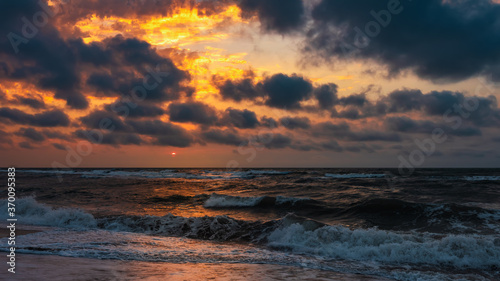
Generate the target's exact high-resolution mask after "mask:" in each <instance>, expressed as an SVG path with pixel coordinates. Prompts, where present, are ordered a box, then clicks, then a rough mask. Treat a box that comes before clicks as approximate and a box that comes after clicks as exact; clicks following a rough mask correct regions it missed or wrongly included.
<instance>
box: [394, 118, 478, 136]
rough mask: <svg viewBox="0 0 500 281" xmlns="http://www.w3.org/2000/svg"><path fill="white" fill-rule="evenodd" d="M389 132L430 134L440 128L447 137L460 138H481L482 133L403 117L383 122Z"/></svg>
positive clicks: (472, 128) (476, 129)
mask: <svg viewBox="0 0 500 281" xmlns="http://www.w3.org/2000/svg"><path fill="white" fill-rule="evenodd" d="M384 123H385V125H386V127H387V128H388V129H389V130H392V131H396V132H403V133H410V134H411V133H422V134H432V132H433V130H434V129H436V128H440V129H442V130H444V131H445V132H446V133H447V134H449V135H454V136H460V137H471V136H481V135H482V132H481V130H480V129H479V128H476V127H459V128H456V129H453V128H451V127H450V125H449V124H446V123H443V122H442V123H435V122H432V121H427V120H413V119H410V118H408V117H405V116H401V117H389V118H386V119H385V121H384Z"/></svg>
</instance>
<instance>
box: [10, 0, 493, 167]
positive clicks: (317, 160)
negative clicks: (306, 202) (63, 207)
mask: <svg viewBox="0 0 500 281" xmlns="http://www.w3.org/2000/svg"><path fill="white" fill-rule="evenodd" d="M499 82H500V4H498V3H497V1H492V0H474V1H472V0H446V1H445V0H421V1H411V0H400V1H398V0H387V1H385V0H384V1H370V0H351V1H340V0H220V1H214V0H198V1H195V0H165V1H161V0H106V1H105V0H40V1H35V0H22V1H21V0H20V1H1V2H0V153H1V155H2V157H1V158H0V165H1V166H16V167H55V168H76V167H223V168H224V167H229V168H238V167H399V168H405V169H413V168H419V167H498V166H499V163H500V150H499V148H500V135H499V134H498V132H499V124H500V109H499V108H498V103H497V99H498V98H499V97H500V95H499V89H500V88H499V86H500V84H499Z"/></svg>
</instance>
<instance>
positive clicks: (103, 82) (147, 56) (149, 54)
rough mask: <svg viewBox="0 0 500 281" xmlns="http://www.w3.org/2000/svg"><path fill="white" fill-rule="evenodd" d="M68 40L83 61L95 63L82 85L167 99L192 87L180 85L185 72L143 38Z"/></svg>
mask: <svg viewBox="0 0 500 281" xmlns="http://www.w3.org/2000/svg"><path fill="white" fill-rule="evenodd" d="M72 44H73V45H75V46H76V49H78V50H79V52H78V55H79V56H80V60H81V61H82V62H83V63H87V64H91V65H93V66H95V67H99V68H98V69H99V70H98V71H94V72H92V73H90V75H89V77H88V79H87V81H86V85H88V86H90V87H92V88H93V89H95V90H97V91H98V92H99V93H101V94H102V95H104V96H127V97H130V96H139V97H140V100H152V101H158V100H159V101H171V100H176V99H178V98H179V97H180V96H181V94H182V93H184V94H185V95H189V93H190V92H191V91H192V89H191V88H189V87H184V86H182V85H181V83H182V82H183V81H188V80H189V79H190V75H189V73H188V72H186V71H182V70H180V69H178V68H177V67H176V66H175V65H174V63H173V62H172V60H170V59H167V58H164V57H161V56H160V55H159V54H158V53H157V52H156V50H155V49H153V47H152V46H151V45H150V44H149V43H147V42H145V41H141V40H138V39H136V38H124V37H122V36H121V35H118V36H115V37H113V38H107V39H105V40H103V42H94V43H91V44H85V43H83V42H82V41H81V40H74V41H72ZM101 57H105V58H106V59H102V58H101ZM136 72H139V73H140V74H137V73H136ZM136 99H137V98H136Z"/></svg>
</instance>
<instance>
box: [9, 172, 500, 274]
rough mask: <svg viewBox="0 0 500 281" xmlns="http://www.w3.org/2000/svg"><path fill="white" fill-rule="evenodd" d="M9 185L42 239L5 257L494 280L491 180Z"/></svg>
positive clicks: (21, 180)
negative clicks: (240, 266)
mask: <svg viewBox="0 0 500 281" xmlns="http://www.w3.org/2000/svg"><path fill="white" fill-rule="evenodd" d="M0 174H1V180H2V181H3V182H7V169H2V170H0ZM16 188H17V189H16V201H15V204H16V218H17V219H18V221H17V224H18V225H19V226H25V227H35V228H36V227H38V229H39V230H41V231H40V232H37V233H31V234H27V235H23V236H19V237H18V240H17V243H16V247H17V249H16V251H17V253H20V254H30V255H40V258H41V259H42V258H43V257H44V256H47V255H51V256H60V257H65V258H71V257H77V258H86V259H93V260H96V261H103V262H104V261H110V260H119V261H129V262H131V263H132V264H133V263H134V262H147V263H155V264H157V265H158V266H161V265H175V264H182V265H189V266H191V268H193V270H201V269H199V268H198V269H196V268H197V267H196V265H207V264H212V265H225V264H227V265H242V266H245V265H248V266H250V265H262V266H264V265H279V266H280V268H282V270H284V271H287V270H289V271H291V272H292V271H293V272H297V271H299V272H300V271H301V270H303V271H304V272H309V273H310V272H315V271H317V272H322V274H323V275H322V276H327V277H326V278H327V279H328V276H329V275H328V273H331V276H332V279H331V280H340V279H336V277H334V276H337V277H338V276H342V274H345V275H343V276H350V279H349V278H347V279H342V280H356V279H361V278H357V277H356V276H358V277H360V276H364V277H367V276H368V277H371V278H373V279H370V280H500V169H417V170H415V171H414V172H413V173H412V174H411V175H405V176H399V175H398V171H397V169H358V168H356V169H354V168H353V169H338V168H336V169H275V168H268V169H211V168H210V169H208V168H207V169H90V168H86V169H66V170H54V169H38V168H32V169H17V170H16ZM0 198H1V200H0V202H1V203H0V219H1V220H2V222H5V221H6V219H7V218H8V216H7V207H8V206H7V199H6V198H7V192H6V188H5V189H2V191H1V193H0ZM0 243H1V245H3V246H2V248H1V251H7V250H8V248H7V246H6V245H7V238H2V239H0ZM4 255H5V253H4ZM325 272H326V273H327V274H326V275H325ZM84 274H85V272H82V275H84ZM339 274H340V275H339ZM295 276H296V275H295ZM308 276H309V275H308ZM352 276H354V277H352ZM260 277H261V279H253V280H273V278H272V277H270V276H268V277H269V278H268V279H266V273H263V274H262V275H261V276H260ZM296 277H297V276H296ZM242 279H244V278H243V277H242V278H241V280H242ZM238 280H240V279H238ZM276 280H277V279H276ZM280 280H288V279H287V278H284V279H280ZM290 280H291V279H290ZM294 280H301V278H300V274H299V276H298V277H297V279H294ZM304 280H305V279H304ZM310 280H313V279H310ZM322 280H325V279H322Z"/></svg>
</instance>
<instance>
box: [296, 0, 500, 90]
mask: <svg viewBox="0 0 500 281" xmlns="http://www.w3.org/2000/svg"><path fill="white" fill-rule="evenodd" d="M312 17H313V20H314V22H313V24H312V27H311V29H310V30H309V32H308V35H307V40H306V45H307V46H306V48H305V50H306V52H309V54H312V55H315V56H318V57H321V58H322V59H326V60H330V61H331V60H334V59H349V58H352V57H354V58H361V59H372V60H376V61H378V62H380V63H382V64H384V65H386V66H387V67H388V69H389V72H390V73H391V74H397V73H399V72H401V71H403V70H407V69H409V70H413V71H414V72H415V73H416V74H417V75H418V76H420V77H422V78H427V79H431V80H454V81H456V80H462V79H466V78H468V77H471V76H474V75H478V74H485V75H492V78H493V79H494V80H497V81H498V79H500V78H499V77H500V75H499V74H500V67H499V66H500V49H499V48H498V46H499V44H500V24H499V23H500V6H499V5H498V4H496V3H493V2H492V1H489V0H463V1H437V0H420V1H397V0H390V1H371V0H353V1H331V0H322V1H321V2H320V3H319V4H318V5H317V6H316V7H315V8H314V10H313V12H312Z"/></svg>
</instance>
